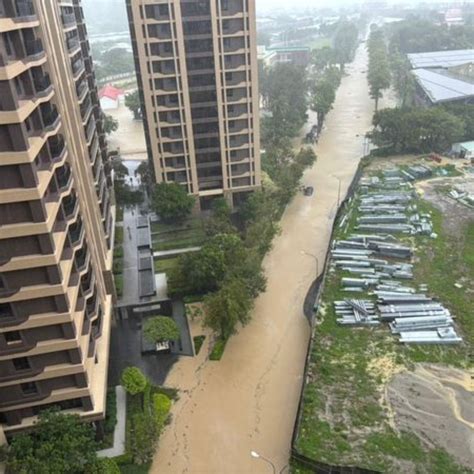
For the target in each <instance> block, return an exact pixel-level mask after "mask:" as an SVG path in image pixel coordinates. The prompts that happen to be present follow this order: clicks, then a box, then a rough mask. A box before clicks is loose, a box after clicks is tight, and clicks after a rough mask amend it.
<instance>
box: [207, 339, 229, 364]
mask: <svg viewBox="0 0 474 474" xmlns="http://www.w3.org/2000/svg"><path fill="white" fill-rule="evenodd" d="M226 344H227V339H218V340H217V341H216V343H215V344H214V347H213V349H212V352H211V355H210V356H209V360H221V357H222V354H224V349H225V345H226Z"/></svg>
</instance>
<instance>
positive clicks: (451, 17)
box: [444, 8, 464, 26]
mask: <svg viewBox="0 0 474 474" xmlns="http://www.w3.org/2000/svg"><path fill="white" fill-rule="evenodd" d="M444 22H445V23H446V25H449V26H451V25H464V18H463V14H462V10H461V8H450V9H449V10H447V11H446V13H445V14H444Z"/></svg>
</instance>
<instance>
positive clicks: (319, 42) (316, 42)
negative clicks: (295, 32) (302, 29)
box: [304, 37, 332, 49]
mask: <svg viewBox="0 0 474 474" xmlns="http://www.w3.org/2000/svg"><path fill="white" fill-rule="evenodd" d="M304 46H309V47H310V48H311V49H321V48H325V47H326V46H329V47H331V46H332V41H331V38H326V37H322V38H313V39H312V40H310V41H308V42H306V43H305V44H304Z"/></svg>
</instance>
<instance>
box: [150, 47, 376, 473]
mask: <svg viewBox="0 0 474 474" xmlns="http://www.w3.org/2000/svg"><path fill="white" fill-rule="evenodd" d="M366 67H367V56H366V51H365V46H364V45H361V47H359V49H358V51H357V54H356V58H355V60H354V62H353V63H352V64H351V65H349V66H348V67H347V76H346V77H344V79H343V81H342V84H341V86H340V87H339V90H338V93H337V98H336V102H335V105H334V109H333V110H332V112H330V114H329V116H328V117H327V123H326V126H325V129H324V131H323V133H322V136H321V138H320V140H319V144H318V145H317V147H316V153H317V155H318V159H317V162H316V164H315V165H314V166H313V167H312V168H311V169H309V170H308V171H307V172H306V173H305V175H304V177H303V183H304V184H306V185H313V186H314V188H315V192H314V194H313V196H311V197H305V196H303V195H301V194H299V195H298V196H296V197H295V198H294V199H293V201H292V202H291V204H290V205H289V206H288V208H287V210H286V211H285V213H284V215H283V219H282V222H281V225H282V232H281V235H279V236H278V237H277V238H276V239H275V241H274V246H273V249H272V250H271V251H270V252H269V253H268V255H267V256H266V258H265V260H264V267H265V272H266V275H267V278H268V283H267V290H266V292H265V293H263V294H262V295H260V296H259V297H258V298H257V300H256V302H255V308H254V310H253V315H252V316H253V317H252V321H251V322H250V323H249V324H248V325H247V326H246V327H244V328H243V329H241V330H240V331H239V333H238V334H237V335H235V336H234V337H232V338H231V339H230V341H229V343H228V344H227V347H226V350H225V353H224V356H223V358H222V360H221V361H219V362H211V361H208V360H206V357H205V355H206V354H205V353H204V352H205V351H206V349H207V346H205V347H203V349H202V350H201V353H200V354H199V356H198V357H196V358H193V359H191V358H182V359H181V360H180V361H179V362H178V363H177V364H176V365H175V366H174V368H173V369H172V371H171V373H170V374H169V376H168V378H167V380H166V385H169V386H174V387H178V388H179V389H180V390H181V393H180V399H179V401H178V402H177V403H176V404H175V405H174V407H173V411H172V414H173V420H172V422H171V424H170V425H169V426H168V427H167V428H166V430H165V432H164V433H163V435H162V436H161V438H160V443H159V447H158V449H157V452H156V455H155V459H154V463H153V465H152V469H151V472H152V473H160V474H165V473H173V474H174V473H192V474H194V473H208V474H217V473H219V474H223V473H225V474H233V473H239V474H242V473H267V472H270V471H271V469H270V466H269V465H267V464H265V462H264V461H262V460H261V459H254V458H252V457H251V456H250V451H251V450H255V451H257V452H259V453H261V454H262V455H263V456H266V457H267V458H270V459H271V460H272V461H273V462H274V463H275V465H276V467H277V472H278V471H279V470H280V469H281V468H282V467H283V466H285V465H286V464H287V463H288V458H289V451H290V443H291V436H292V431H293V424H294V420H295V416H296V410H297V406H298V399H299V395H300V390H301V384H302V382H303V368H304V361H305V355H306V348H307V343H308V339H309V337H310V328H309V325H308V321H307V320H306V319H305V317H304V315H303V301H304V298H305V295H306V292H307V290H308V288H309V287H310V285H311V282H312V281H313V280H314V278H315V276H316V262H315V260H314V258H313V257H310V256H309V255H307V254H305V253H304V252H309V253H312V254H314V255H316V256H317V257H318V259H319V268H320V269H321V268H322V264H323V261H324V257H325V253H326V250H327V247H328V241H329V237H330V229H331V223H332V221H333V219H334V215H335V210H336V205H337V199H338V183H339V180H340V181H341V196H343V195H344V194H345V192H346V189H347V187H348V185H349V183H350V181H351V179H352V177H353V175H354V172H355V170H356V167H357V164H358V161H359V158H360V157H361V155H362V153H363V148H364V134H365V132H366V131H367V130H369V128H370V124H371V118H372V113H373V102H372V101H371V100H370V99H369V97H368V91H367V89H368V87H367V82H366V76H365V71H366ZM310 124H311V120H310ZM309 126H310V125H309Z"/></svg>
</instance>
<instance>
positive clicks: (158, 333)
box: [143, 316, 180, 344]
mask: <svg viewBox="0 0 474 474" xmlns="http://www.w3.org/2000/svg"><path fill="white" fill-rule="evenodd" d="M143 334H144V336H145V339H146V340H147V341H148V342H151V343H152V344H159V343H161V342H168V341H176V340H178V339H179V336H180V333H179V328H178V325H177V324H176V322H175V321H174V319H172V318H168V317H167V316H155V317H153V318H148V319H147V320H146V321H145V324H144V326H143Z"/></svg>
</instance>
